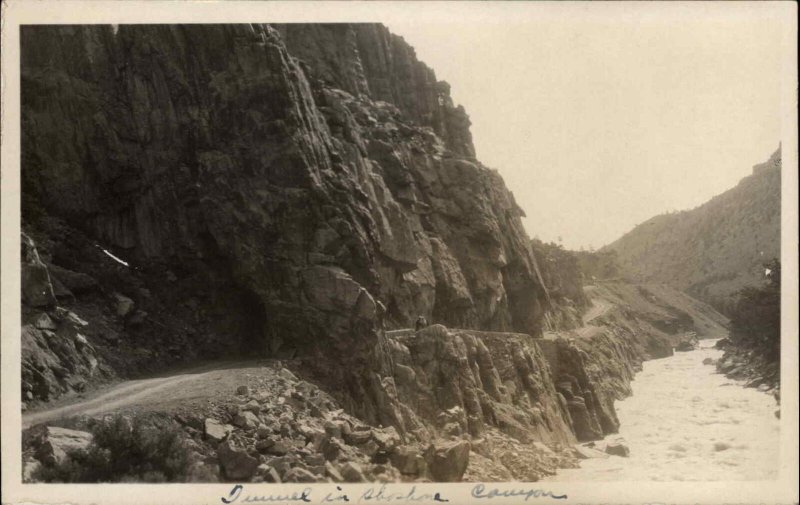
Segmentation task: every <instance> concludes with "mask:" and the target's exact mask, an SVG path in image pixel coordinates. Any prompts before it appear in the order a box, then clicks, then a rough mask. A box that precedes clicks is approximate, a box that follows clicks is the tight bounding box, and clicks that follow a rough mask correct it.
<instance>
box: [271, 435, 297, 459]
mask: <svg viewBox="0 0 800 505" xmlns="http://www.w3.org/2000/svg"><path fill="white" fill-rule="evenodd" d="M291 449H292V445H291V444H290V443H289V442H287V441H286V440H283V439H281V440H275V441H274V443H273V444H272V445H270V446H269V447H268V448H267V453H269V454H272V455H275V456H283V455H285V454H286V453H287V452H289V451H290V450H291Z"/></svg>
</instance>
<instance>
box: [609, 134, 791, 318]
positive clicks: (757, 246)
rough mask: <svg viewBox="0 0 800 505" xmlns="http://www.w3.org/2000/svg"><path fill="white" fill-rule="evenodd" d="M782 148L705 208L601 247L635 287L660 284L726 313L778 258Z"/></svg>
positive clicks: (665, 218) (657, 221)
mask: <svg viewBox="0 0 800 505" xmlns="http://www.w3.org/2000/svg"><path fill="white" fill-rule="evenodd" d="M780 221H781V150H780V148H778V150H777V151H775V153H773V154H772V156H771V157H770V158H769V160H768V161H766V162H765V163H761V164H759V165H756V166H755V167H753V173H752V175H750V176H748V177H745V178H744V179H742V180H741V181H740V182H739V184H738V185H737V186H736V187H735V188H733V189H730V190H728V191H726V192H725V193H722V194H721V195H718V196H716V197H714V198H712V199H711V200H709V201H708V202H706V203H705V204H703V205H701V206H699V207H697V208H695V209H692V210H688V211H683V212H678V213H676V214H665V215H661V216H656V217H654V218H652V219H650V220H648V221H646V222H645V223H642V224H641V225H639V226H637V227H636V228H634V229H633V230H632V231H630V232H629V233H627V234H626V235H625V236H623V237H622V238H620V239H619V240H617V241H616V242H614V243H612V244H611V245H609V246H607V247H605V248H603V251H604V252H608V251H614V252H616V253H617V258H618V260H619V262H620V265H621V267H622V270H623V271H624V272H625V273H626V274H627V275H628V276H630V277H632V278H633V279H635V280H636V281H637V282H656V283H666V284H669V285H671V286H673V287H675V288H677V289H679V290H681V291H686V292H688V293H689V294H691V295H693V296H695V297H697V298H699V299H701V300H704V301H706V302H709V303H711V304H713V305H714V306H715V307H717V308H718V309H721V310H730V309H732V308H733V304H734V295H735V294H736V292H737V291H738V290H740V289H741V288H743V287H745V286H756V285H759V284H760V283H761V280H762V279H763V274H764V268H763V266H762V265H763V264H764V263H766V262H768V261H770V260H772V259H773V258H780V242H781V232H780Z"/></svg>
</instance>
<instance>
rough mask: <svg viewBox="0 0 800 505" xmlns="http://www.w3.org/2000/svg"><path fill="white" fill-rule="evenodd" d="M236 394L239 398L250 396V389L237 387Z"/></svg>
mask: <svg viewBox="0 0 800 505" xmlns="http://www.w3.org/2000/svg"><path fill="white" fill-rule="evenodd" d="M236 394H237V395H240V396H247V395H248V394H250V388H249V387H247V386H239V387H238V388H236Z"/></svg>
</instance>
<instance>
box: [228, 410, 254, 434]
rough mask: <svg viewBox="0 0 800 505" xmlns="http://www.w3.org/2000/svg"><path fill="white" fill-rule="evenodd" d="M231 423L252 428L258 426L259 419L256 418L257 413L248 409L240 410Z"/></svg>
mask: <svg viewBox="0 0 800 505" xmlns="http://www.w3.org/2000/svg"><path fill="white" fill-rule="evenodd" d="M233 424H234V425H236V426H238V427H239V428H244V429H246V430H254V429H256V428H258V425H259V424H261V421H260V420H259V419H258V416H257V415H255V414H253V413H252V412H250V411H249V410H240V411H239V413H238V414H236V417H235V418H234V419H233Z"/></svg>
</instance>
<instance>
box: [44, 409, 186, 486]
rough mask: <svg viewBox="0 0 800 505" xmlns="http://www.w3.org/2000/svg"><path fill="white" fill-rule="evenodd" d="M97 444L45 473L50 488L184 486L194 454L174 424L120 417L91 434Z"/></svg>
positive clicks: (74, 454) (166, 420)
mask: <svg viewBox="0 0 800 505" xmlns="http://www.w3.org/2000/svg"><path fill="white" fill-rule="evenodd" d="M91 431H92V434H93V435H94V440H93V441H92V443H91V445H89V447H88V448H87V449H85V450H77V451H71V452H70V453H69V457H68V458H65V460H64V461H63V462H61V463H57V464H55V465H53V466H45V465H43V466H42V467H40V469H39V471H38V474H37V475H35V480H38V481H44V482H181V481H185V480H186V479H187V472H188V470H189V466H190V463H191V453H190V451H189V449H188V448H187V446H186V445H185V443H184V440H183V435H182V433H181V431H180V429H179V428H178V427H176V426H175V425H174V424H173V423H172V421H171V420H169V419H158V418H148V417H145V416H134V417H131V418H127V417H123V416H115V417H113V418H111V419H109V420H104V421H101V422H98V423H96V424H95V425H94V426H93V427H92V428H91Z"/></svg>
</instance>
